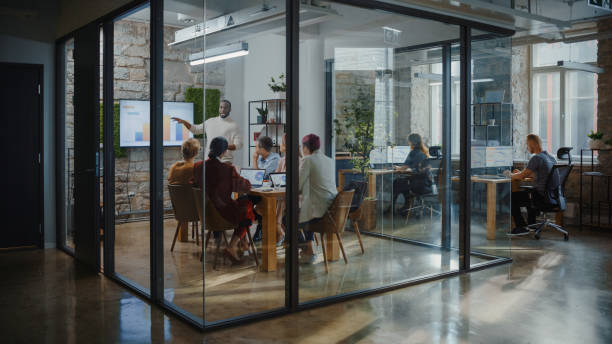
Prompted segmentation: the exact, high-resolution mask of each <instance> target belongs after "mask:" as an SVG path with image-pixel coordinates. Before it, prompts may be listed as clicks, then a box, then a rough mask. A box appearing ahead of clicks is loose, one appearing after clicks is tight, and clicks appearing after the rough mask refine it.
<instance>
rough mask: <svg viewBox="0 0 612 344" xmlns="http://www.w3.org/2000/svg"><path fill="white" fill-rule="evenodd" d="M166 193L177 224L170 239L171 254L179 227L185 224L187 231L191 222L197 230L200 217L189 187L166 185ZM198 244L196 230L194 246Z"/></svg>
mask: <svg viewBox="0 0 612 344" xmlns="http://www.w3.org/2000/svg"><path fill="white" fill-rule="evenodd" d="M168 193H169V194H170V201H171V202H172V208H173V209H174V218H175V219H176V221H177V222H178V224H177V226H176V231H175V232H174V239H172V246H171V247H170V252H172V251H174V245H175V244H176V238H177V237H178V234H179V230H180V228H181V225H182V224H184V223H187V226H185V228H186V229H187V230H189V222H192V223H195V227H196V228H197V223H198V221H199V220H200V217H199V215H198V211H197V209H196V207H195V203H194V199H193V192H192V191H191V185H168ZM192 226H193V225H192ZM199 242H200V233H199V231H198V230H197V229H196V244H198V245H199Z"/></svg>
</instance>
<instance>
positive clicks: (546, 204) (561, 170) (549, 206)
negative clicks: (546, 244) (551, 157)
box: [521, 165, 574, 241]
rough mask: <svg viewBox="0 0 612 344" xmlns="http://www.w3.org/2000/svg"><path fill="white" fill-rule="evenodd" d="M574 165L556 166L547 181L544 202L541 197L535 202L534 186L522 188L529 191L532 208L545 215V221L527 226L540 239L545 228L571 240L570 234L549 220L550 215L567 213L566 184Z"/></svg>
mask: <svg viewBox="0 0 612 344" xmlns="http://www.w3.org/2000/svg"><path fill="white" fill-rule="evenodd" d="M573 167H574V166H573V165H554V166H553V168H552V170H551V171H550V174H549V175H548V178H547V180H546V195H544V200H541V197H539V198H538V201H537V202H536V201H535V199H536V198H535V196H534V193H535V192H537V191H536V189H535V188H534V187H533V186H521V188H523V189H527V190H528V191H529V193H530V198H531V200H532V202H531V207H532V208H533V209H536V210H538V211H539V212H541V213H542V214H543V215H544V218H543V221H542V222H538V223H535V224H531V225H529V226H527V227H528V228H529V230H533V231H535V232H534V237H535V238H536V239H540V233H541V232H542V230H544V228H546V227H551V228H553V229H555V230H557V231H558V232H561V233H563V236H564V239H565V240H566V241H567V240H568V239H569V234H568V233H567V231H566V230H565V229H563V227H561V226H559V225H557V224H556V223H554V222H553V221H552V220H551V219H549V218H548V214H549V213H559V212H563V211H565V182H567V178H568V177H569V175H570V172H571V171H572V168H573Z"/></svg>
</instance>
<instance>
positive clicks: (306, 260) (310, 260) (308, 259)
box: [300, 253, 317, 264]
mask: <svg viewBox="0 0 612 344" xmlns="http://www.w3.org/2000/svg"><path fill="white" fill-rule="evenodd" d="M316 261H317V254H316V253H315V254H303V255H302V256H301V257H300V264H314V263H315V262H316Z"/></svg>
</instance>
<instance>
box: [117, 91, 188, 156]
mask: <svg viewBox="0 0 612 344" xmlns="http://www.w3.org/2000/svg"><path fill="white" fill-rule="evenodd" d="M170 117H178V118H181V119H184V120H187V121H189V122H190V123H193V103H185V102H164V108H163V124H164V127H163V140H164V143H163V144H164V146H180V145H181V144H182V143H183V141H184V140H186V139H188V138H190V137H193V134H191V132H190V131H189V130H187V128H185V126H184V125H182V124H180V123H178V122H175V121H172V120H170ZM150 128H151V122H150V105H149V101H147V100H120V101H119V145H120V146H121V147H148V146H149V143H150V142H151V135H150Z"/></svg>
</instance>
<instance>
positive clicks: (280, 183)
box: [270, 173, 286, 188]
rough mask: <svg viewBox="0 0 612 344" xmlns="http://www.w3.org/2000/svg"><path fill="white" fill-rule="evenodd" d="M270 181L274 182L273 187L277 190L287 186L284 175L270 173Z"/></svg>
mask: <svg viewBox="0 0 612 344" xmlns="http://www.w3.org/2000/svg"><path fill="white" fill-rule="evenodd" d="M270 179H271V180H272V185H274V187H276V188H278V187H285V186H286V182H285V180H286V177H285V174H284V173H270Z"/></svg>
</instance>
